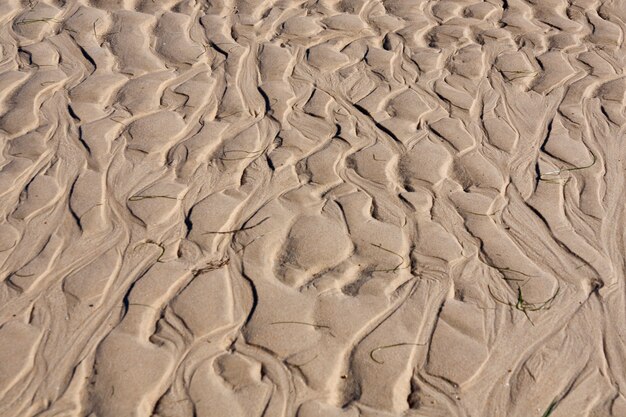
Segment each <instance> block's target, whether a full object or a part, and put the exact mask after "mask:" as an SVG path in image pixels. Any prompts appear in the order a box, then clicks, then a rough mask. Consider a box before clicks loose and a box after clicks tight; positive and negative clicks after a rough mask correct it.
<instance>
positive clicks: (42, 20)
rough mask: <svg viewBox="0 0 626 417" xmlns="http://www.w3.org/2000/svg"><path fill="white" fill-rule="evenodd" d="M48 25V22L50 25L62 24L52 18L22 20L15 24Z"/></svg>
mask: <svg viewBox="0 0 626 417" xmlns="http://www.w3.org/2000/svg"><path fill="white" fill-rule="evenodd" d="M41 22H44V23H48V22H52V23H62V22H61V21H60V20H58V19H55V18H53V17H44V18H41V19H22V20H20V21H19V22H15V24H16V25H27V24H29V23H41Z"/></svg>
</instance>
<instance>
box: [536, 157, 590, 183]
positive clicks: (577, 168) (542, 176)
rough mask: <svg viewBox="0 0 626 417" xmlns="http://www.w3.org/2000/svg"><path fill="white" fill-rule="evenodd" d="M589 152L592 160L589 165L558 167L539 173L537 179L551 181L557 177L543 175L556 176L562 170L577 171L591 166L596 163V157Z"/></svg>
mask: <svg viewBox="0 0 626 417" xmlns="http://www.w3.org/2000/svg"><path fill="white" fill-rule="evenodd" d="M590 153H591V158H592V161H591V163H590V164H589V165H585V166H582V167H573V168H559V169H557V170H556V171H550V172H546V173H543V174H541V175H539V181H548V182H553V181H556V180H557V179H556V178H544V177H545V176H546V175H556V176H558V175H561V173H562V172H568V171H578V170H581V169H587V168H591V167H592V166H593V165H594V164H595V163H596V160H597V158H596V154H594V153H593V152H590Z"/></svg>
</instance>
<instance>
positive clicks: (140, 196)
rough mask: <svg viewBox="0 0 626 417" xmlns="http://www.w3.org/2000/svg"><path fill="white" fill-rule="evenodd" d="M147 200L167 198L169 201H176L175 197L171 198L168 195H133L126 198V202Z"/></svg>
mask: <svg viewBox="0 0 626 417" xmlns="http://www.w3.org/2000/svg"><path fill="white" fill-rule="evenodd" d="M148 198H167V199H170V200H178V198H176V197H171V196H169V195H134V196H132V197H129V198H128V201H140V200H145V199H148Z"/></svg>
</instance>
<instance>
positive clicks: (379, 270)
mask: <svg viewBox="0 0 626 417" xmlns="http://www.w3.org/2000/svg"><path fill="white" fill-rule="evenodd" d="M370 245H372V246H374V247H377V248H378V249H382V250H384V251H385V252H389V253H391V254H392V255H395V256H397V257H398V258H400V259H402V262H400V263H399V264H398V265H396V266H395V267H394V268H391V269H375V270H373V271H372V272H396V271H397V270H398V269H404V268H408V267H409V265H407V266H403V265H404V263H405V262H406V260H405V259H404V256H402V255H400V254H399V253H397V252H394V251H392V250H389V249H387V248H385V247H383V246H382V245H377V244H376V243H370Z"/></svg>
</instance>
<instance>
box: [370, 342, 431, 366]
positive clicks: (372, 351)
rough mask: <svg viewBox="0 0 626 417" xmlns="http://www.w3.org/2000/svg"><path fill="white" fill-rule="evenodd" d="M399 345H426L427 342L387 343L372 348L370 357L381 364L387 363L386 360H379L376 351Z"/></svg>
mask: <svg viewBox="0 0 626 417" xmlns="http://www.w3.org/2000/svg"><path fill="white" fill-rule="evenodd" d="M398 346H426V343H395V344H393V345H386V346H379V347H377V348H375V349H372V350H371V351H370V358H372V360H373V361H374V362H376V363H378V364H380V365H382V364H383V363H385V362H384V361H379V360H377V359H376V358H375V357H374V353H375V352H378V351H379V350H384V349H389V348H393V347H398Z"/></svg>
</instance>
